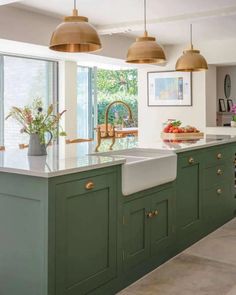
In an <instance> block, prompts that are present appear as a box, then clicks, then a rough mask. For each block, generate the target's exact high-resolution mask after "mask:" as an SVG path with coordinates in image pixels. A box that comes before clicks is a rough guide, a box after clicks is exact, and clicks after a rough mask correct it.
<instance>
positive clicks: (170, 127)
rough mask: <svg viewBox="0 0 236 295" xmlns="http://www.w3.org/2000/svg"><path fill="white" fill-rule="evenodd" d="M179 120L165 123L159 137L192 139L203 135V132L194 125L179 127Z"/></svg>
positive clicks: (165, 138)
mask: <svg viewBox="0 0 236 295" xmlns="http://www.w3.org/2000/svg"><path fill="white" fill-rule="evenodd" d="M181 124H182V123H181V122H180V121H176V120H172V121H169V122H167V123H166V126H165V128H164V129H163V132H162V133H161V138H162V139H164V140H194V139H200V138H203V137H204V133H203V132H200V131H199V130H198V129H197V128H196V127H193V126H190V125H188V126H186V127H181Z"/></svg>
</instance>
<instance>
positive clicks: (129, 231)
mask: <svg viewBox="0 0 236 295" xmlns="http://www.w3.org/2000/svg"><path fill="white" fill-rule="evenodd" d="M149 212H150V201H149V199H147V198H146V197H144V198H141V199H137V200H134V201H131V202H129V203H126V204H125V205H124V246H123V247H124V254H123V255H124V261H125V268H126V269H129V268H132V267H134V266H135V265H137V264H139V263H141V262H142V261H144V260H145V259H147V257H148V256H149V248H150V247H149V245H150V244H149V232H148V231H149V228H148V217H147V214H148V213H149Z"/></svg>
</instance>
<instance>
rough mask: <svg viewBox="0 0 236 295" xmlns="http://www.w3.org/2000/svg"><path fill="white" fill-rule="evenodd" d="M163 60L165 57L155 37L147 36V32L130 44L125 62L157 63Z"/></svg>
mask: <svg viewBox="0 0 236 295" xmlns="http://www.w3.org/2000/svg"><path fill="white" fill-rule="evenodd" d="M164 61H166V57H165V53H164V51H163V49H162V48H161V46H160V45H158V44H157V42H156V38H154V37H149V36H148V34H147V32H145V33H144V36H143V37H139V38H137V39H136V42H135V43H133V44H132V45H131V46H130V48H129V50H128V54H127V59H126V62H127V63H136V64H158V63H163V62H164Z"/></svg>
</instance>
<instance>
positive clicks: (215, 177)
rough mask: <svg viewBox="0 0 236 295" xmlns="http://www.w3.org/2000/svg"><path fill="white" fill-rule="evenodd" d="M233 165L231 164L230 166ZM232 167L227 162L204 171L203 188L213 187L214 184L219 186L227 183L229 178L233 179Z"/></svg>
mask: <svg viewBox="0 0 236 295" xmlns="http://www.w3.org/2000/svg"><path fill="white" fill-rule="evenodd" d="M232 165H233V164H232ZM232 165H231V164H229V163H228V162H227V163H226V162H222V164H219V165H215V166H213V167H212V166H211V167H208V168H206V169H205V177H204V182H205V188H207V189H208V188H211V187H214V186H215V185H216V184H220V183H222V182H224V181H227V179H229V178H230V177H231V178H232V177H233V174H232V172H233V169H232Z"/></svg>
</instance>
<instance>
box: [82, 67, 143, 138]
mask: <svg viewBox="0 0 236 295" xmlns="http://www.w3.org/2000/svg"><path fill="white" fill-rule="evenodd" d="M137 78H138V73H137V70H135V69H128V70H126V69H125V70H107V69H101V68H98V69H92V68H86V67H78V77H77V82H78V83H77V85H78V99H77V107H78V119H77V128H78V136H79V137H85V138H86V137H92V136H93V129H94V127H96V126H97V125H101V124H104V123H105V112H106V108H107V107H108V105H109V104H110V103H111V102H114V101H117V100H119V101H123V102H125V103H127V104H128V105H129V106H130V108H131V110H132V114H133V123H132V126H134V127H137V126H138V83H137ZM126 118H128V111H127V109H126V108H125V107H124V106H123V105H120V104H117V105H114V106H113V107H112V109H111V111H110V112H109V123H111V124H113V125H123V126H124V123H125V121H124V119H126Z"/></svg>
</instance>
